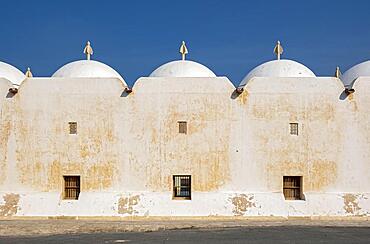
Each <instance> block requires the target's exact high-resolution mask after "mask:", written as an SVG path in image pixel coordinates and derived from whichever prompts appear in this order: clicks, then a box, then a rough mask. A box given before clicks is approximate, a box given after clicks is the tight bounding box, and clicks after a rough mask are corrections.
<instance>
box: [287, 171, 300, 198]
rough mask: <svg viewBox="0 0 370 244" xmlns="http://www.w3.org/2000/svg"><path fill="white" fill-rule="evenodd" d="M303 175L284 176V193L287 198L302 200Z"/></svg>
mask: <svg viewBox="0 0 370 244" xmlns="http://www.w3.org/2000/svg"><path fill="white" fill-rule="evenodd" d="M301 184H302V177H301V176H284V177H283V193H284V197H285V199H286V200H302V188H301Z"/></svg>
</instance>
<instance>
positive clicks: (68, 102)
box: [0, 77, 370, 217]
mask: <svg viewBox="0 0 370 244" xmlns="http://www.w3.org/2000/svg"><path fill="white" fill-rule="evenodd" d="M10 87H11V84H9V83H8V82H7V81H6V80H2V79H0V95H1V98H0V108H1V120H0V125H1V128H0V132H1V139H0V142H1V145H0V153H1V154H0V176H1V177H0V217H8V216H61V215H63V216H65V215H72V216H316V215H317V216H368V215H370V200H369V197H370V177H369V176H370V151H369V148H370V127H369V125H368V121H369V119H370V117H369V116H370V115H369V112H370V111H369V110H370V94H369V93H370V89H369V88H370V78H369V77H360V78H359V79H358V80H357V81H356V82H355V84H354V89H355V93H353V94H350V95H347V94H346V93H344V87H343V85H342V83H341V81H340V80H338V79H336V78H328V77H320V78H316V77H312V78H263V77H262V78H253V79H252V80H250V81H249V82H248V84H247V85H246V86H245V87H244V91H243V92H242V93H241V94H238V93H237V92H236V91H235V87H234V86H233V85H232V83H231V82H230V81H229V80H228V79H227V78H226V77H215V78H174V77H173V78H171V77H166V78H160V77H143V78H140V79H139V80H137V81H136V83H135V85H134V87H133V89H132V90H133V91H132V93H127V92H125V90H124V85H123V84H122V82H121V81H120V80H118V79H114V78H112V79H108V78H28V79H26V80H25V81H24V82H23V83H22V85H21V86H20V87H19V90H18V93H17V94H15V95H14V96H9V92H8V89H9V88H10ZM180 121H186V122H187V126H188V127H187V133H186V134H181V133H179V128H178V122H180ZM69 122H77V134H76V135H70V134H69V124H68V123H69ZM290 123H298V132H299V133H298V135H291V134H290V131H289V129H290V128H289V124H290ZM73 175H78V176H80V177H81V194H80V197H79V199H78V200H64V199H63V192H64V181H63V176H73ZM173 175H191V176H192V182H191V183H192V198H191V200H175V199H173V195H172V191H173V182H172V177H173ZM283 176H301V177H302V181H303V194H304V200H296V201H287V200H285V199H284V196H283V193H282V189H283V180H282V179H283Z"/></svg>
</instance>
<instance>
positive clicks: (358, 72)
mask: <svg viewBox="0 0 370 244" xmlns="http://www.w3.org/2000/svg"><path fill="white" fill-rule="evenodd" d="M359 76H370V60H368V61H365V62H362V63H360V64H357V65H355V66H353V67H352V68H350V69H349V70H347V71H346V72H344V74H343V75H342V81H343V83H344V85H350V84H351V83H352V82H353V81H354V80H355V79H357V78H358V77H359Z"/></svg>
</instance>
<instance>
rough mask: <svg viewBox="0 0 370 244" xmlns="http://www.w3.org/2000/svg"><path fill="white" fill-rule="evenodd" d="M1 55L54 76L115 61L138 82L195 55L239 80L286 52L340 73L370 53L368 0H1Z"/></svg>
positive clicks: (313, 66)
mask: <svg viewBox="0 0 370 244" xmlns="http://www.w3.org/2000/svg"><path fill="white" fill-rule="evenodd" d="M0 9H1V15H0V33H1V35H0V60H1V61H4V62H7V63H10V64H13V65H15V66H16V67H18V68H19V69H21V70H22V71H25V69H26V68H27V67H28V66H30V67H31V68H32V71H33V73H34V75H35V76H50V75H52V74H53V73H54V72H55V71H56V70H57V69H58V68H59V67H60V66H62V65H63V64H65V63H67V62H70V61H73V60H78V59H84V55H83V53H82V50H83V47H84V45H85V43H86V41H87V40H90V41H91V43H92V46H93V48H94V56H93V59H95V60H99V61H102V62H104V63H106V64H108V65H110V66H112V67H113V68H114V69H116V70H117V71H118V72H119V73H120V74H121V75H122V76H123V77H124V79H125V80H126V82H127V83H128V84H130V85H131V84H132V83H134V82H135V80H136V79H137V78H138V77H140V76H147V75H149V74H150V73H151V71H153V70H154V69H155V68H156V67H158V66H159V65H161V64H163V63H165V62H168V61H171V60H175V59H179V58H180V54H179V53H178V49H179V46H180V44H181V41H182V40H185V41H186V43H187V46H188V49H189V55H188V58H189V59H191V60H195V61H198V62H200V63H203V64H205V65H207V66H208V67H209V68H211V69H212V70H213V71H214V72H215V73H216V74H217V75H219V76H227V77H229V78H230V79H231V80H232V81H233V83H234V84H238V83H239V82H240V80H241V79H242V78H243V77H244V76H245V75H246V74H247V73H248V72H249V71H250V70H251V69H252V68H253V67H255V66H256V65H258V64H260V63H262V62H265V61H268V60H271V59H274V55H273V52H272V50H273V47H274V44H275V42H276V40H278V39H279V40H280V41H281V42H282V45H283V47H284V49H285V52H284V55H283V58H287V59H294V60H296V61H299V62H301V63H303V64H305V65H306V66H308V67H309V68H311V69H312V70H313V71H314V72H315V73H316V74H317V75H320V76H325V75H330V76H331V75H333V73H334V71H335V67H336V66H337V65H339V66H340V67H341V70H342V72H343V71H345V70H346V69H348V68H350V67H351V66H353V65H354V64H357V63H359V62H362V61H365V60H369V59H370V12H369V10H370V1H367V0H363V1H356V0H352V1H341V0H337V1H330V0H326V1H324V0H320V1H316V0H310V1H300V0H294V1H284V0H280V1H258V0H255V1H246V0H244V1H243V0H240V1H236V0H235V1H232V0H228V1H227V0H223V1H218V0H213V1H200V0H198V1H192V0H183V1H175V0H172V1H170V0H169V1H164V0H155V1H144V0H136V1H108V0H105V1H94V0H90V1H76V0H75V1H68V0H65V1H57V0H54V1H37V0H34V1H29V0H28V1H17V0H12V1H2V2H0Z"/></svg>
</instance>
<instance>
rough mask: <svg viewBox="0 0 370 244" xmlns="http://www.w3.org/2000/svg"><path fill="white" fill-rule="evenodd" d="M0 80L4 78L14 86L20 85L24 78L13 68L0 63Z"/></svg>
mask: <svg viewBox="0 0 370 244" xmlns="http://www.w3.org/2000/svg"><path fill="white" fill-rule="evenodd" d="M0 78H5V79H7V80H9V81H10V82H12V83H13V84H15V85H20V84H21V83H22V81H24V79H26V76H25V75H24V74H23V73H22V72H21V71H20V70H19V69H17V68H15V67H14V66H12V65H10V64H7V63H4V62H0Z"/></svg>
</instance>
